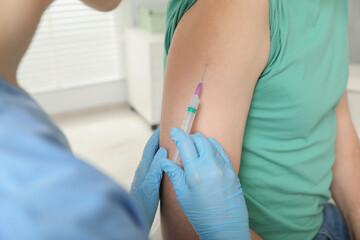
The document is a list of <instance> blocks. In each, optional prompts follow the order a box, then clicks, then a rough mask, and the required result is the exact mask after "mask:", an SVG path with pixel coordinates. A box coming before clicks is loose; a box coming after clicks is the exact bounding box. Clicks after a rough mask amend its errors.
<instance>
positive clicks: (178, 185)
mask: <svg viewBox="0 0 360 240" xmlns="http://www.w3.org/2000/svg"><path fill="white" fill-rule="evenodd" d="M171 138H172V139H173V141H175V143H176V145H177V147H178V149H179V151H180V156H181V160H182V163H183V166H184V170H183V169H182V168H181V167H180V166H179V165H177V164H175V163H174V162H172V161H170V160H168V159H162V161H161V165H162V168H163V170H164V171H165V172H166V173H167V174H168V175H169V177H170V180H171V182H172V184H173V186H174V190H175V192H176V198H177V201H178V203H179V205H180V207H181V209H182V210H183V212H184V213H185V215H186V216H187V218H188V219H189V221H190V223H191V224H192V225H193V227H194V229H195V230H196V232H197V234H198V235H199V237H200V238H201V239H241V240H243V239H250V231H249V222H248V212H247V208H246V203H245V199H244V196H243V192H242V188H241V185H240V182H239V179H238V177H237V175H236V173H235V171H234V168H233V166H232V164H231V162H230V159H229V157H228V155H227V154H226V152H225V150H224V149H223V148H222V147H221V145H220V144H219V143H218V142H217V141H216V140H215V139H214V138H206V137H205V136H204V135H202V134H200V133H196V134H195V135H191V136H189V135H187V134H186V133H185V132H184V131H182V130H180V129H177V128H173V129H172V130H171Z"/></svg>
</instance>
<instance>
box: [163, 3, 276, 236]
mask: <svg viewBox="0 0 360 240" xmlns="http://www.w3.org/2000/svg"><path fill="white" fill-rule="evenodd" d="M268 14H269V6H268V1H263V0H256V1H254V0H251V1H209V0H198V1H197V2H196V3H195V5H194V6H193V7H192V8H191V9H190V10H189V11H187V13H186V14H185V15H184V16H183V18H182V19H181V21H180V23H179V25H178V26H177V28H176V31H175V34H174V38H173V40H172V43H171V47H170V50H169V56H168V60H167V66H166V71H165V85H164V95H163V105H162V117H161V124H160V126H161V131H160V132H161V136H160V145H161V146H162V147H166V148H167V149H168V151H169V156H170V157H172V155H173V152H174V144H173V142H172V141H171V140H170V136H169V133H170V128H171V127H174V126H181V121H182V119H183V117H184V112H183V111H182V110H186V107H187V104H188V100H189V99H190V97H191V96H192V94H193V91H194V89H195V87H196V85H197V83H198V82H199V80H200V79H201V77H202V74H203V72H204V69H205V66H207V69H206V73H205V77H204V85H203V86H204V87H203V92H202V95H201V105H200V108H199V112H198V114H197V118H196V121H195V124H194V127H193V131H194V132H195V131H199V132H202V133H204V134H205V135H207V136H211V137H214V138H216V139H217V140H218V141H219V142H220V143H221V145H222V146H223V147H224V148H225V150H226V152H227V153H228V155H229V157H230V159H231V161H232V164H233V166H234V169H235V170H236V171H237V172H238V171H239V166H240V159H241V147H240V146H241V145H242V141H243V134H244V130H245V124H246V118H247V114H248V110H249V106H250V103H251V98H252V94H253V91H254V87H255V84H256V81H257V79H258V78H259V76H260V74H261V72H262V70H263V69H264V67H265V65H266V63H267V61H268V58H269V51H270V32H269V31H270V30H269V15H268ZM219 81H221V82H219ZM210 119H211V120H210ZM219 126H221V127H219ZM161 223H162V234H163V238H164V239H197V238H198V237H197V235H196V232H195V231H194V230H193V228H192V226H191V224H190V223H189V222H188V220H187V219H186V216H185V215H184V213H183V212H182V210H181V208H180V207H179V205H178V204H177V201H176V197H175V193H174V190H173V188H172V184H171V183H170V181H169V179H168V177H167V176H165V178H164V180H163V185H162V189H161ZM252 237H253V239H261V238H260V237H259V236H258V235H256V234H255V233H253V236H252Z"/></svg>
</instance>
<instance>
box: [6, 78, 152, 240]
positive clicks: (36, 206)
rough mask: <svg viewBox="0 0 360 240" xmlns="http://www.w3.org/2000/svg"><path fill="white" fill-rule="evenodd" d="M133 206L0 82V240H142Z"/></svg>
mask: <svg viewBox="0 0 360 240" xmlns="http://www.w3.org/2000/svg"><path fill="white" fill-rule="evenodd" d="M142 217H143V216H142V215H141V213H140V211H139V209H138V208H137V206H135V205H134V199H133V198H132V197H131V196H129V195H128V194H127V193H126V192H125V191H124V190H123V189H122V188H121V187H119V186H118V185H117V184H115V183H114V182H113V181H112V180H110V179H109V178H107V177H106V176H104V175H103V174H101V173H100V172H98V171H97V170H95V169H94V168H93V167H91V166H89V165H88V164H86V163H85V162H83V161H81V160H79V159H78V158H76V157H75V156H74V155H73V153H72V152H71V149H70V147H69V144H68V142H67V140H66V138H65V136H64V135H63V133H62V132H61V131H60V130H59V128H58V127H56V125H55V124H54V123H53V122H52V120H51V119H50V118H49V117H48V115H47V114H46V113H45V112H44V111H43V110H42V109H41V107H40V106H39V105H38V104H37V103H36V102H35V101H34V100H33V99H32V98H31V97H30V96H29V95H28V94H26V93H25V92H23V91H22V90H20V89H19V88H17V87H15V86H13V85H11V84H10V83H8V82H6V81H5V80H3V79H2V78H0V239H16V240H18V239H51V240H56V239H86V240H93V239H101V240H104V239H147V238H148V236H147V235H148V233H147V232H146V230H145V225H144V222H143V220H142V219H143V218H142Z"/></svg>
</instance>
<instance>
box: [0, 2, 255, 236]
mask: <svg viewBox="0 0 360 240" xmlns="http://www.w3.org/2000/svg"><path fill="white" fill-rule="evenodd" d="M83 2H84V3H85V4H87V5H89V6H91V7H93V8H96V9H98V10H102V11H108V10H112V9H113V8H115V7H116V6H117V5H118V4H119V3H120V0H83ZM51 3H52V0H26V1H24V0H1V2H0V239H16V240H18V239H27V240H28V239H31V240H32V239H51V240H52V239H55V240H56V239H86V240H92V239H148V233H149V230H150V228H151V225H152V222H153V220H154V215H155V212H156V209H157V206H158V202H159V187H160V182H161V179H162V174H163V171H164V172H166V173H167V174H168V175H169V177H170V179H171V181H172V183H173V186H174V189H175V192H176V196H177V201H178V202H179V205H180V206H181V208H182V210H183V211H184V213H185V215H186V216H187V217H188V219H189V221H190V222H191V223H192V225H193V226H194V229H195V230H196V232H197V233H198V235H199V237H200V238H201V239H250V233H249V227H248V215H247V209H246V204H245V201H244V197H243V193H242V189H241V186H240V183H239V180H238V178H237V175H236V173H235V171H234V169H233V167H232V164H231V162H230V160H229V157H228V156H227V154H226V152H225V151H224V149H223V148H222V147H221V145H220V144H219V143H218V142H217V141H216V140H215V139H213V138H207V137H205V136H204V135H202V134H201V133H196V134H194V135H190V136H189V135H187V134H186V133H185V132H183V131H182V130H180V129H177V128H174V129H172V131H171V136H172V139H173V140H174V142H175V143H176V145H177V147H178V148H179V150H180V154H181V158H182V161H183V167H184V169H183V168H181V167H179V166H178V165H177V164H175V163H173V162H171V161H170V160H169V159H167V151H166V149H164V148H161V149H159V130H157V131H155V133H154V134H153V136H152V137H151V138H150V139H149V141H148V143H147V145H146V146H145V149H144V152H143V156H142V159H141V161H140V164H139V166H138V168H137V171H136V173H135V177H134V181H133V183H132V186H131V190H130V194H129V193H127V192H126V191H124V190H123V189H122V188H121V187H120V186H119V185H117V184H116V183H114V182H113V181H112V180H111V179H109V178H108V177H106V176H105V175H103V174H102V173H100V172H99V171H97V170H96V169H94V168H93V167H91V166H90V165H88V164H87V163H85V162H83V161H82V160H80V159H78V158H77V157H76V156H74V154H73V153H72V152H71V149H70V146H69V144H68V141H67V140H66V138H65V136H64V135H63V133H62V132H61V131H60V129H59V128H58V127H57V126H56V125H55V124H54V123H53V122H52V121H51V119H50V118H49V117H48V115H47V114H46V113H45V112H44V111H43V110H42V109H41V107H40V106H39V105H38V104H37V103H36V102H35V101H34V100H33V99H32V98H31V96H29V95H28V94H27V93H26V92H25V91H23V90H22V89H21V88H20V87H19V86H18V84H17V81H16V71H17V68H18V65H19V63H20V61H21V59H22V57H23V56H24V54H25V52H26V50H27V48H28V46H29V44H30V42H31V39H32V37H33V34H34V32H35V30H36V28H37V25H38V23H39V20H40V18H41V16H42V14H43V12H44V11H45V10H46V8H47V7H48V6H49V5H50V4H51ZM120 158H121V156H119V159H120Z"/></svg>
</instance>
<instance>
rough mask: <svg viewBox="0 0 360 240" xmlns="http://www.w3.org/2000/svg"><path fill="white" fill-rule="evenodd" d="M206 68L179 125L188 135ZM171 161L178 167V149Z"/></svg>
mask: <svg viewBox="0 0 360 240" xmlns="http://www.w3.org/2000/svg"><path fill="white" fill-rule="evenodd" d="M206 68H207V66H206V67H205V70H204V74H203V77H202V79H201V81H200V82H199V84H198V85H197V87H196V90H195V93H194V96H192V97H191V98H190V102H189V105H188V108H187V111H186V114H185V118H184V121H183V123H182V125H181V129H182V130H184V131H185V132H186V133H187V134H190V131H191V128H192V126H193V124H194V120H195V114H196V111H197V109H198V106H199V104H200V93H201V88H202V81H203V80H204V76H205V72H206ZM173 161H174V162H175V163H177V164H179V165H180V153H179V150H178V149H175V152H174V156H173Z"/></svg>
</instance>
